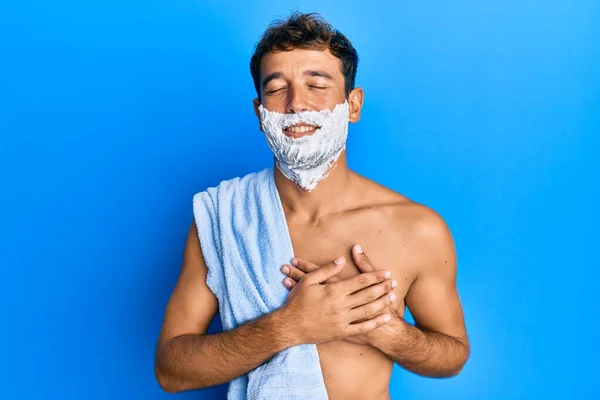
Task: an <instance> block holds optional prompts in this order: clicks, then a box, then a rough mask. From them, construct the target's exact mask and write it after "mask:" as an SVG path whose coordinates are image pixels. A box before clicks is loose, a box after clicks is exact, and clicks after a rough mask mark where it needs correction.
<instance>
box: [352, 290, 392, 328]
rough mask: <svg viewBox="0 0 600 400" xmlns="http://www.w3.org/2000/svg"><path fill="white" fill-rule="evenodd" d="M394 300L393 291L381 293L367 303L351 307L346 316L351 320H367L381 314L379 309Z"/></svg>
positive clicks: (387, 305) (382, 308)
mask: <svg viewBox="0 0 600 400" xmlns="http://www.w3.org/2000/svg"><path fill="white" fill-rule="evenodd" d="M395 300H396V294H395V293H390V294H386V295H383V296H381V297H380V298H378V299H377V300H375V301H373V302H371V303H369V304H365V305H362V306H359V307H356V308H353V309H352V310H350V311H349V312H348V317H349V318H350V319H351V321H352V322H359V321H362V320H368V319H370V318H373V317H376V316H377V315H379V314H381V311H382V310H384V309H386V308H387V307H389V306H390V304H392V303H393V302H394V301H395Z"/></svg>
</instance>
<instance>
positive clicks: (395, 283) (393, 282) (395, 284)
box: [392, 279, 398, 288]
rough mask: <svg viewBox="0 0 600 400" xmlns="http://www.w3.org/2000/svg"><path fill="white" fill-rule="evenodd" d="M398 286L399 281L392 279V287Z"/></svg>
mask: <svg viewBox="0 0 600 400" xmlns="http://www.w3.org/2000/svg"><path fill="white" fill-rule="evenodd" d="M396 286H398V281H397V280H395V279H394V280H393V281H392V288H395V287H396Z"/></svg>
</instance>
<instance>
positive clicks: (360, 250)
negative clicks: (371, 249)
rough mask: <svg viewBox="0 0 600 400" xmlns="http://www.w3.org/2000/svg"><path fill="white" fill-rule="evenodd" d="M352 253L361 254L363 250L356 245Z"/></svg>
mask: <svg viewBox="0 0 600 400" xmlns="http://www.w3.org/2000/svg"><path fill="white" fill-rule="evenodd" d="M354 251H356V253H357V254H362V253H363V248H362V246H361V245H360V244H357V245H356V246H354Z"/></svg>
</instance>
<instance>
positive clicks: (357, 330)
mask: <svg viewBox="0 0 600 400" xmlns="http://www.w3.org/2000/svg"><path fill="white" fill-rule="evenodd" d="M391 320H392V317H391V316H390V314H382V315H379V316H377V317H375V318H372V319H370V320H368V321H364V322H359V323H356V324H349V325H348V326H346V333H347V334H348V335H349V336H354V335H361V334H364V333H368V332H371V331H373V330H375V329H377V328H379V327H381V326H383V325H385V324H387V323H388V322H390V321H391Z"/></svg>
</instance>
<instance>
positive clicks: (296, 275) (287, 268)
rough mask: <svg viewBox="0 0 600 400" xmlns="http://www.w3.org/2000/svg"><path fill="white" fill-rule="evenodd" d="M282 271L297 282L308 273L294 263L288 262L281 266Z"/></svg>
mask: <svg viewBox="0 0 600 400" xmlns="http://www.w3.org/2000/svg"><path fill="white" fill-rule="evenodd" d="M281 272H283V273H284V274H286V275H287V276H288V277H290V278H292V279H293V280H295V281H296V282H298V281H299V280H300V279H302V277H303V276H304V275H306V274H305V273H304V272H302V271H300V270H299V269H298V268H296V267H294V266H293V265H288V264H286V265H284V266H283V267H282V268H281Z"/></svg>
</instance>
